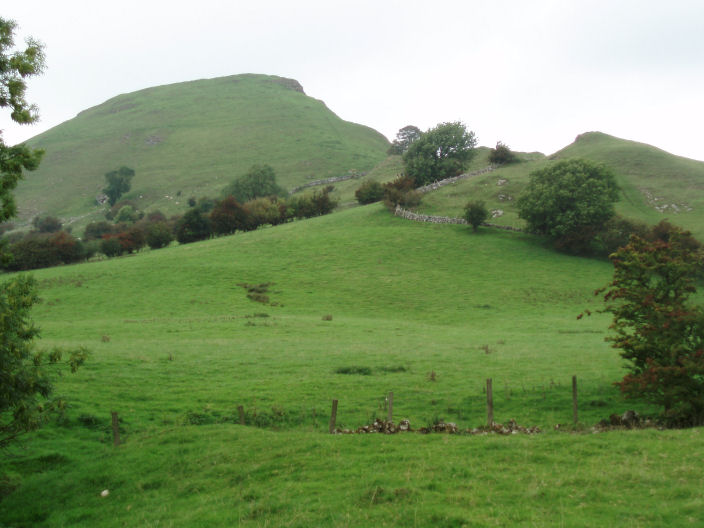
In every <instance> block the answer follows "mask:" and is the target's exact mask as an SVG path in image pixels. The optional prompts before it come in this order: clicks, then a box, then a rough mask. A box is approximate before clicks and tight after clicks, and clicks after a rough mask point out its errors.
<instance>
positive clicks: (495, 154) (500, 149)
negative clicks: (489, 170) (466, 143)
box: [489, 141, 518, 165]
mask: <svg viewBox="0 0 704 528" xmlns="http://www.w3.org/2000/svg"><path fill="white" fill-rule="evenodd" d="M517 161H518V157H517V156H516V155H515V154H514V153H513V152H511V149H510V148H508V146H507V145H504V144H503V143H501V141H498V142H497V143H496V147H495V148H493V149H491V152H489V163H493V164H494V165H508V164H509V163H515V162H517Z"/></svg>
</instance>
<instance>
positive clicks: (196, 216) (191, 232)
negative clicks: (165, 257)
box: [176, 208, 211, 244]
mask: <svg viewBox="0 0 704 528" xmlns="http://www.w3.org/2000/svg"><path fill="white" fill-rule="evenodd" d="M210 235H211V225H210V219H209V218H208V217H207V216H203V214H202V213H201V212H200V210H199V209H197V208H193V209H189V210H188V211H187V212H186V214H184V215H183V216H182V217H181V218H180V219H179V221H178V222H177V223H176V240H178V243H179V244H188V243H190V242H197V241H198V240H205V239H206V238H209V237H210Z"/></svg>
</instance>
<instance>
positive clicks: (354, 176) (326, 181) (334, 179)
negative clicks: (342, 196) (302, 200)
mask: <svg viewBox="0 0 704 528" xmlns="http://www.w3.org/2000/svg"><path fill="white" fill-rule="evenodd" d="M366 174H367V173H366V172H361V173H358V172H354V173H350V174H345V175H343V176H333V177H332V178H325V179H324V180H315V181H312V182H308V183H304V184H303V185H299V186H298V187H294V188H293V189H291V190H290V191H289V194H295V193H297V192H298V191H302V190H303V189H307V188H308V187H315V186H316V185H327V184H329V183H337V182H341V181H345V180H354V179H357V178H361V177H362V176H365V175H366Z"/></svg>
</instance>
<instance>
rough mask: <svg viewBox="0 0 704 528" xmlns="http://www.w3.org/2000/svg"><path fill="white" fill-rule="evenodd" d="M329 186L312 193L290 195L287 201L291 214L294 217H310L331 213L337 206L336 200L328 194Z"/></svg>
mask: <svg viewBox="0 0 704 528" xmlns="http://www.w3.org/2000/svg"><path fill="white" fill-rule="evenodd" d="M330 190H331V189H330V188H325V189H323V190H322V191H314V192H313V193H312V194H306V195H303V196H298V197H292V198H290V199H289V201H288V207H289V209H290V211H291V213H290V214H291V216H293V217H294V218H312V217H314V216H322V215H326V214H328V213H331V212H332V211H333V209H335V207H337V201H336V200H335V199H334V198H332V197H331V196H330Z"/></svg>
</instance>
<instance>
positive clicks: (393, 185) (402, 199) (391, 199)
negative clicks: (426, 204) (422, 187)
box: [384, 176, 423, 210]
mask: <svg viewBox="0 0 704 528" xmlns="http://www.w3.org/2000/svg"><path fill="white" fill-rule="evenodd" d="M422 198H423V195H422V194H421V193H420V192H418V191H416V190H415V182H414V181H413V179H412V178H409V177H408V176H399V177H398V178H396V179H395V180H393V181H391V182H389V183H385V184H384V205H385V206H386V207H388V208H389V209H391V210H393V209H396V206H397V205H400V206H402V207H416V206H417V205H420V202H421V200H422Z"/></svg>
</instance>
